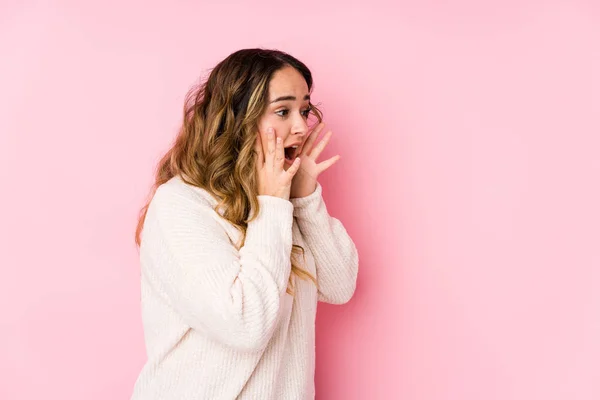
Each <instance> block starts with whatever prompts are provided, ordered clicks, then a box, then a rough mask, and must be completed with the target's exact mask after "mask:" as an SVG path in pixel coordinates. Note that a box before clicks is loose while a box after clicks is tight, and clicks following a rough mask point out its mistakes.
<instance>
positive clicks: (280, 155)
mask: <svg viewBox="0 0 600 400" xmlns="http://www.w3.org/2000/svg"><path fill="white" fill-rule="evenodd" d="M284 160H285V151H284V149H283V139H281V138H280V137H279V136H277V145H276V149H275V167H276V168H277V170H281V169H283V162H284Z"/></svg>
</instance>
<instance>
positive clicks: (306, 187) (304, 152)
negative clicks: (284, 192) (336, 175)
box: [290, 122, 340, 198]
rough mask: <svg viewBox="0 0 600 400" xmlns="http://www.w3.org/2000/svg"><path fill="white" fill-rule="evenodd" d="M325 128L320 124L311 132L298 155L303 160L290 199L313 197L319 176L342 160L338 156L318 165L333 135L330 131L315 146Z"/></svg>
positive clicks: (293, 181)
mask: <svg viewBox="0 0 600 400" xmlns="http://www.w3.org/2000/svg"><path fill="white" fill-rule="evenodd" d="M324 126H325V124H324V123H323V122H321V123H320V124H318V125H317V126H316V127H315V128H314V129H313V130H312V131H311V132H310V134H309V137H308V139H306V142H304V145H302V148H301V149H300V152H299V154H298V157H300V160H301V161H300V168H299V169H298V172H297V173H296V174H295V175H294V178H293V180H292V187H291V191H290V198H297V197H306V196H309V195H311V194H312V193H313V192H314V191H315V189H316V188H317V178H318V176H319V174H321V173H322V172H323V171H325V170H326V169H327V168H329V167H331V166H332V165H333V164H335V163H336V162H337V161H338V160H339V159H340V156H339V155H336V156H333V157H331V158H330V159H328V160H325V161H323V162H321V163H317V158H318V157H319V155H320V154H321V152H322V151H323V150H324V149H325V146H327V143H329V139H331V135H332V134H333V133H332V132H331V131H328V132H327V133H326V134H325V136H324V137H323V139H322V140H321V141H320V142H319V143H318V144H317V145H316V146H314V144H315V141H316V139H317V137H318V136H319V133H320V132H321V131H322V130H323V127H324ZM313 146H314V147H313Z"/></svg>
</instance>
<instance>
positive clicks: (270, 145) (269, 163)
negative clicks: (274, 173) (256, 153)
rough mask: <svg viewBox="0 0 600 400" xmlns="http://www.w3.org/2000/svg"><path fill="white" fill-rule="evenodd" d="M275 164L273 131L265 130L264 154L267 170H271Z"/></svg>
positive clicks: (271, 129)
mask: <svg viewBox="0 0 600 400" xmlns="http://www.w3.org/2000/svg"><path fill="white" fill-rule="evenodd" d="M274 162H275V130H274V129H273V128H268V129H267V149H266V154H265V165H266V167H267V168H268V169H269V170H272V169H273V165H274Z"/></svg>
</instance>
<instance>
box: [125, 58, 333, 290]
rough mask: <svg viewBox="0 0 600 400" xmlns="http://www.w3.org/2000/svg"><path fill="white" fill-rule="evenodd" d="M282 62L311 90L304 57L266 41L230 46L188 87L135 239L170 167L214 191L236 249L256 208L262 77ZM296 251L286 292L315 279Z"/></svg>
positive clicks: (265, 84) (265, 96) (265, 80)
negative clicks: (262, 45)
mask: <svg viewBox="0 0 600 400" xmlns="http://www.w3.org/2000/svg"><path fill="white" fill-rule="evenodd" d="M286 66H291V67H293V68H295V69H296V70H297V71H298V72H300V73H301V74H302V76H303V77H304V79H305V80H306V83H307V85H308V89H309V91H311V90H312V86H313V80H312V74H311V72H310V70H309V69H308V68H307V67H306V65H304V64H303V63H302V62H301V61H299V60H297V59H296V58H294V57H292V56H291V55H289V54H286V53H284V52H282V51H278V50H267V49H243V50H239V51H236V52H234V53H232V54H230V55H229V56H228V57H227V58H225V59H224V60H223V61H221V62H220V63H219V64H217V65H216V66H215V67H214V68H213V69H212V70H211V72H210V74H209V76H208V78H207V79H206V80H205V81H203V82H202V81H201V82H200V83H199V84H197V85H195V86H194V87H192V88H191V90H190V91H189V92H188V93H187V95H186V99H185V102H184V110H183V123H182V125H181V128H180V130H179V133H178V135H177V137H176V139H175V141H174V143H173V145H172V147H171V148H170V149H169V150H168V151H167V152H166V154H165V155H164V156H163V157H162V159H161V160H160V161H159V163H158V165H157V168H156V172H155V181H154V184H153V185H152V189H151V193H150V197H149V199H148V201H147V202H146V204H145V205H144V207H142V209H141V210H140V214H139V220H138V224H137V229H136V232H135V243H136V245H137V246H138V247H139V246H140V244H141V236H142V230H143V227H144V220H145V218H146V213H147V211H148V207H149V205H150V201H151V199H152V197H153V196H154V193H155V192H156V190H157V189H158V187H159V186H160V185H162V184H164V183H166V182H167V181H168V180H170V179H171V178H173V177H174V176H177V175H180V176H181V177H182V179H183V180H184V181H185V182H186V183H188V184H190V185H193V186H196V187H199V188H202V189H204V190H206V191H208V192H209V193H211V194H212V195H213V196H214V197H215V198H216V199H218V204H217V206H216V207H215V211H216V210H217V209H218V208H221V207H222V208H223V211H224V213H223V215H222V217H223V218H225V219H226V220H227V221H229V222H230V223H232V224H233V225H234V226H235V227H237V228H238V229H239V230H240V231H241V233H242V235H241V240H240V243H238V244H237V246H238V250H239V248H241V247H242V246H243V244H244V242H245V239H246V230H247V227H248V222H250V221H252V220H253V219H254V218H255V217H256V215H257V214H258V211H259V204H258V199H257V196H258V177H257V171H256V169H255V168H256V167H255V157H256V151H255V149H254V146H255V143H256V137H257V134H258V122H259V120H260V118H261V116H262V115H263V113H264V112H265V110H266V108H267V105H268V101H269V93H268V89H269V82H270V81H271V78H272V77H273V74H274V73H275V72H276V71H278V70H280V69H282V68H284V67H286ZM310 110H311V114H313V115H314V116H315V117H316V119H317V121H318V122H321V121H322V119H323V117H322V113H321V111H320V110H319V109H318V108H317V107H316V106H315V105H314V104H310ZM252 210H255V212H251V211H252ZM300 254H301V255H302V256H304V249H303V248H302V247H301V246H298V245H293V247H292V254H291V255H290V257H291V264H292V273H291V274H290V278H289V282H288V287H287V290H286V291H287V293H289V294H291V295H294V280H293V276H294V275H296V276H298V277H299V278H301V279H306V280H312V281H313V282H314V283H315V285H316V284H317V281H316V279H315V277H313V276H312V275H311V274H310V273H309V272H307V271H306V270H304V269H302V267H301V265H300V263H299V260H298V256H299V255H300ZM294 256H296V257H294Z"/></svg>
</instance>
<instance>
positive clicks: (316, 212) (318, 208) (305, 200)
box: [290, 182, 327, 222]
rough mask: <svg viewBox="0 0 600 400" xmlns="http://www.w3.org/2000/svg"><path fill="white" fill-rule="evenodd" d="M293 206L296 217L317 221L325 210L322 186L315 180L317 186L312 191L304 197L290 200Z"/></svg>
mask: <svg viewBox="0 0 600 400" xmlns="http://www.w3.org/2000/svg"><path fill="white" fill-rule="evenodd" d="M290 202H291V203H292V205H293V206H294V216H295V217H296V218H299V219H302V220H307V221H310V222H317V221H319V220H320V219H321V218H320V217H322V215H320V214H322V213H323V212H325V213H326V212H327V211H326V207H325V202H324V201H323V187H322V186H321V184H320V183H318V182H317V188H316V189H315V191H314V192H312V193H311V194H309V195H308V196H305V197H296V198H293V199H291V200H290Z"/></svg>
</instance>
